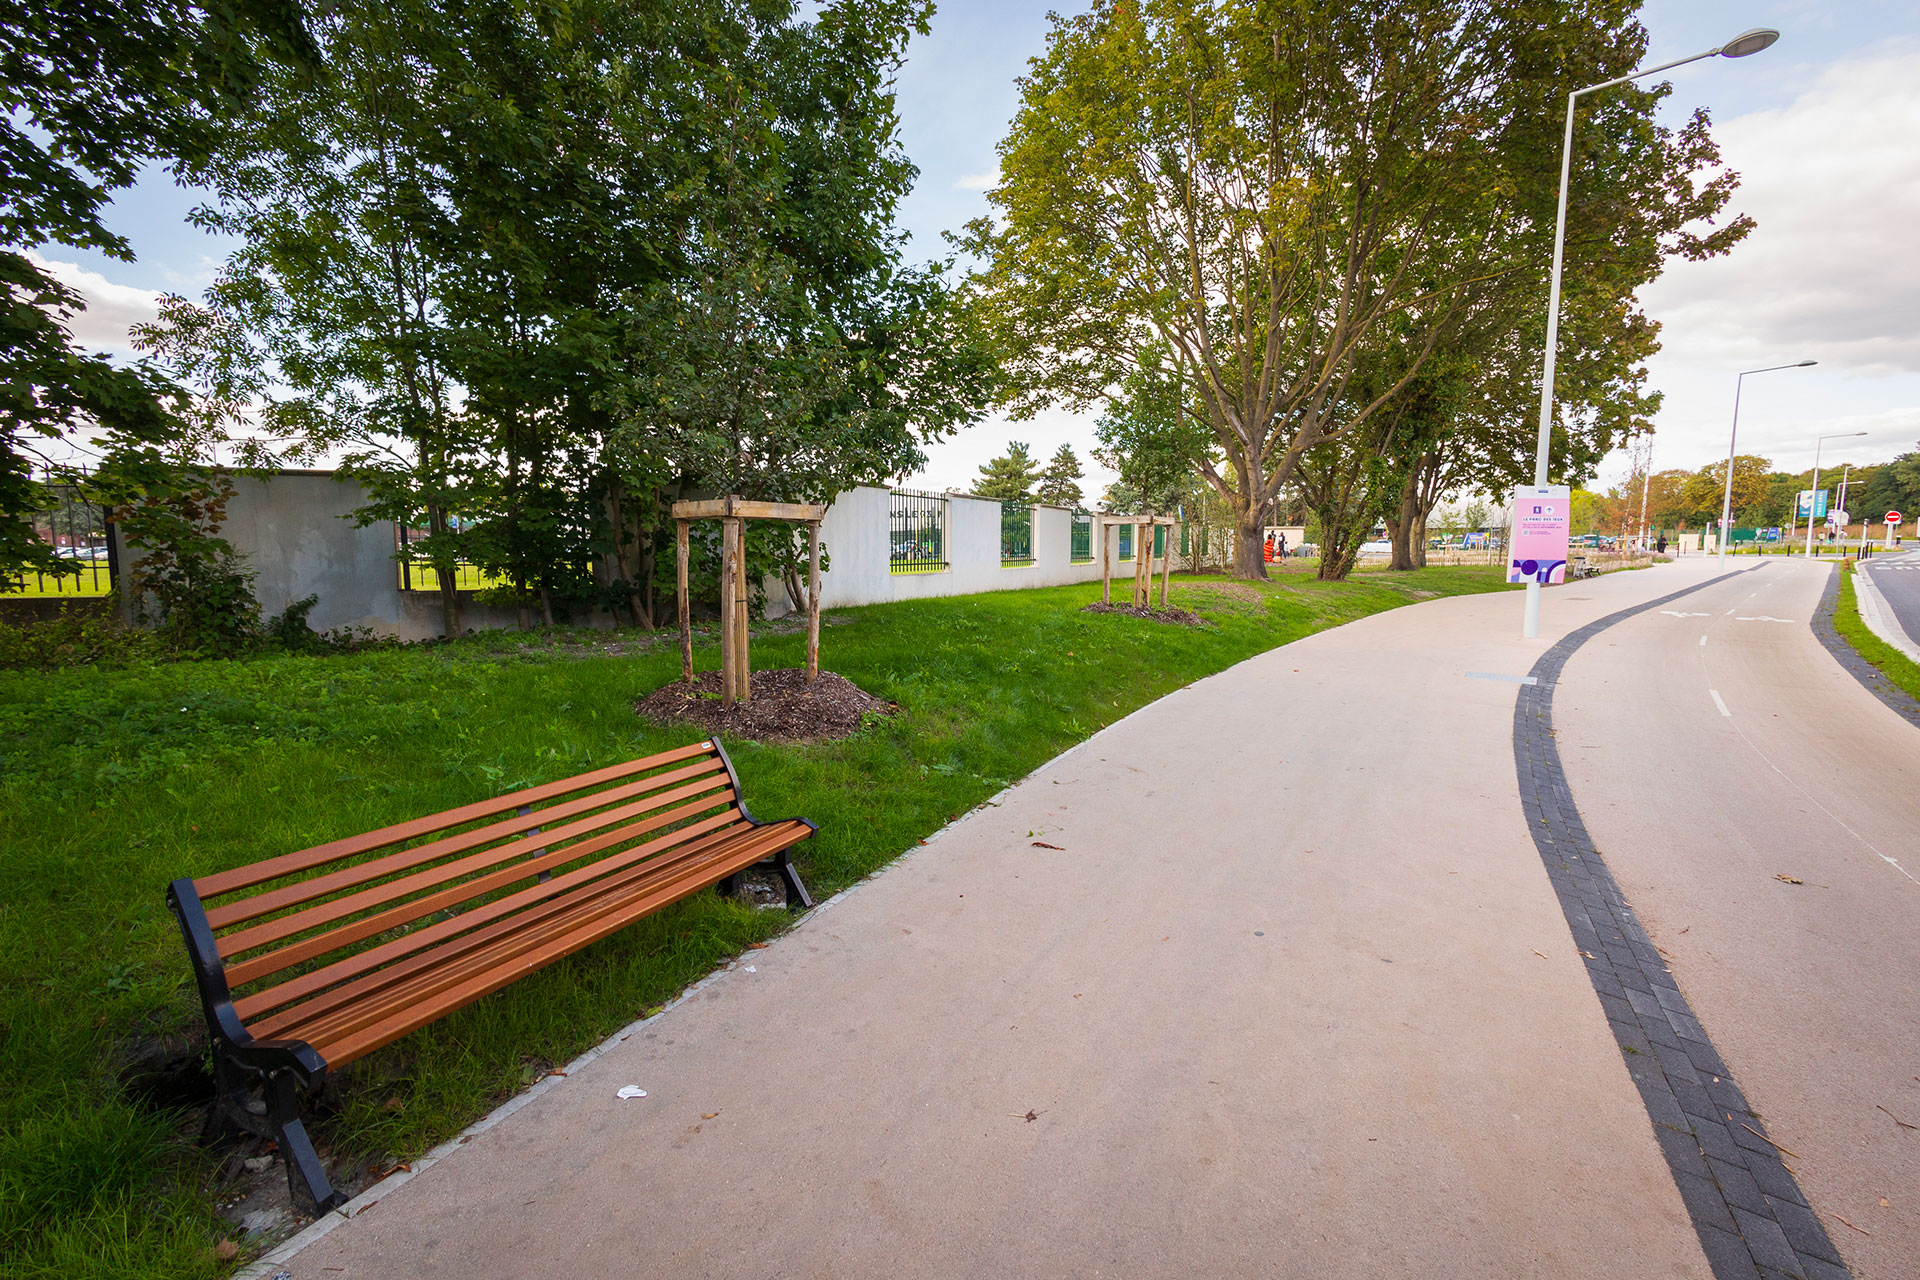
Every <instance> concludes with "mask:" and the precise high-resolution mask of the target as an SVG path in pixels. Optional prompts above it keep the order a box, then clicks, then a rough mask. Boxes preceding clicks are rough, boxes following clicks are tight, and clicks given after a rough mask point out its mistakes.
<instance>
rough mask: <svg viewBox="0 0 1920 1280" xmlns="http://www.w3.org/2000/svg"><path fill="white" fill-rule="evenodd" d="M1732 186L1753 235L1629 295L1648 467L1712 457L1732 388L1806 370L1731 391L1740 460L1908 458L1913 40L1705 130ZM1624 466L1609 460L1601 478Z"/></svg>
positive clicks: (1850, 62) (1913, 416) (1721, 438)
mask: <svg viewBox="0 0 1920 1280" xmlns="http://www.w3.org/2000/svg"><path fill="white" fill-rule="evenodd" d="M1714 134H1715V137H1716V138H1717V139H1718V140H1719V142H1720V144H1721V150H1722V152H1723V154H1724V156H1725V158H1726V161H1727V163H1728V164H1729V165H1730V166H1731V167H1732V168H1733V169H1734V170H1736V171H1737V172H1738V173H1739V174H1740V175H1741V185H1740V188H1739V190H1738V192H1737V193H1736V194H1735V196H1734V202H1733V206H1732V207H1733V208H1735V209H1738V210H1741V211H1744V212H1746V213H1749V214H1751V215H1752V216H1753V217H1754V219H1755V221H1756V223H1757V224H1758V225H1757V227H1756V229H1755V230H1754V232H1753V234H1752V235H1750V236H1749V237H1748V238H1747V240H1746V241H1745V242H1744V243H1742V244H1740V245H1739V246H1737V247H1736V248H1735V249H1734V250H1733V252H1732V253H1731V254H1730V255H1729V256H1727V257H1725V258H1720V259H1715V260H1712V261H1709V262H1698V263H1693V262H1675V263H1673V264H1671V265H1670V266H1669V267H1668V269H1667V272H1666V274H1665V275H1663V276H1662V277H1661V278H1660V279H1659V280H1658V281H1656V282H1655V283H1654V284H1652V285H1650V286H1649V287H1648V288H1646V289H1645V290H1643V291H1642V294H1641V298H1642V301H1643V302H1644V303H1645V305H1646V308H1647V312H1648V314H1649V315H1651V316H1652V317H1653V318H1654V319H1656V320H1658V321H1660V322H1661V325H1662V330H1661V342H1662V350H1661V352H1660V354H1659V355H1657V356H1656V357H1654V359H1653V360H1652V361H1651V362H1650V364H1649V371H1650V374H1651V379H1650V380H1651V382H1652V385H1653V387H1654V388H1655V389H1657V390H1659V391H1662V392H1663V393H1664V394H1665V397H1666V403H1665V404H1664V405H1663V406H1662V408H1661V411H1660V414H1659V417H1658V419H1657V426H1658V437H1657V439H1656V441H1655V450H1654V451H1655V458H1654V466H1655V467H1656V468H1666V467H1689V468H1693V467H1699V466H1703V465H1705V464H1706V463H1708V462H1710V461H1712V460H1713V459H1714V458H1716V457H1724V456H1725V455H1726V448H1727V432H1728V430H1729V427H1730V425H1731V422H1732V411H1733V394H1734V383H1735V378H1736V375H1737V374H1738V373H1739V372H1740V371H1741V370H1743V369H1759V368H1762V367H1765V366H1768V365H1779V364H1788V363H1792V362H1794V361H1799V360H1806V359H1814V360H1818V361H1819V362H1820V363H1819V366H1818V367H1817V368H1812V369H1791V370H1785V371H1781V372H1778V373H1768V374H1765V375H1763V376H1761V377H1758V378H1753V379H1751V380H1749V381H1747V382H1746V384H1745V389H1744V392H1743V396H1742V403H1741V409H1740V451H1741V452H1742V453H1758V454H1761V455H1763V456H1766V457H1770V458H1772V459H1773V460H1774V463H1775V465H1776V466H1778V467H1780V468H1781V469H1783V470H1791V469H1794V468H1805V467H1807V466H1810V465H1811V464H1812V461H1813V449H1814V440H1815V437H1816V436H1820V435H1824V434H1827V433H1829V432H1836V431H1847V430H1861V429H1864V430H1867V431H1868V432H1869V433H1870V434H1869V436H1868V437H1867V438H1864V439H1860V440H1846V441H1830V442H1828V443H1827V445H1826V446H1825V447H1824V450H1823V452H1822V455H1821V456H1822V459H1823V462H1824V461H1825V460H1827V459H1834V460H1845V459H1848V458H1851V459H1852V460H1854V461H1870V460H1874V459H1880V458H1886V457H1890V456H1892V455H1893V454H1895V453H1898V452H1901V451H1904V450H1907V449H1912V448H1913V447H1914V437H1915V435H1916V434H1920V431H1917V430H1916V427H1917V425H1920V252H1915V245H1914V239H1915V236H1916V228H1920V148H1916V147H1915V146H1914V145H1913V139H1914V138H1915V137H1917V136H1920V43H1916V42H1914V41H1912V40H1901V41H1896V42H1891V43H1887V44H1882V45H1880V46H1877V47H1875V48H1871V49H1868V50H1865V51H1863V52H1861V53H1859V54H1857V55H1854V56H1852V57H1849V58H1846V59H1843V60H1840V61H1836V62H1834V63H1832V64H1831V65H1829V66H1828V67H1827V68H1826V69H1825V70H1824V71H1823V72H1822V73H1821V74H1820V75H1818V76H1817V77H1816V78H1814V79H1813V80H1812V81H1811V82H1810V83H1808V84H1806V86H1805V87H1803V88H1802V89H1801V90H1800V91H1799V92H1798V93H1797V94H1795V96H1793V97H1792V98H1791V100H1789V101H1786V102H1784V103H1782V104H1781V105H1778V106H1774V107H1769V108H1766V109H1764V110H1759V111H1753V112H1749V113H1747V114H1744V115H1739V116H1735V117H1732V118H1730V119H1727V120H1724V121H1720V122H1717V123H1716V125H1715V126H1714ZM1624 471H1625V464H1624V460H1623V455H1616V457H1615V458H1614V459H1612V460H1610V462H1609V464H1608V465H1607V466H1606V467H1605V468H1604V469H1603V473H1604V474H1606V475H1608V476H1616V475H1618V474H1621V473H1623V472H1624Z"/></svg>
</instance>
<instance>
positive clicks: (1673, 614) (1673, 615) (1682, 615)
mask: <svg viewBox="0 0 1920 1280" xmlns="http://www.w3.org/2000/svg"><path fill="white" fill-rule="evenodd" d="M1660 612H1662V613H1664V614H1666V615H1667V616H1668V617H1670V618H1707V617H1711V616H1712V615H1711V614H1705V613H1681V612H1680V611H1679V610H1678V609H1662V610H1661V611H1660Z"/></svg>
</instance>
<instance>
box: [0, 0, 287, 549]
mask: <svg viewBox="0 0 1920 1280" xmlns="http://www.w3.org/2000/svg"><path fill="white" fill-rule="evenodd" d="M309 54H310V46H309V44H308V41H307V37H306V33H305V30H304V28H303V27H302V25H301V20H300V8H299V6H298V4H297V3H296V2H295V0H205V2H203V3H182V2H181V0H157V2H156V3H141V4H131V3H123V2H118V0H107V2H105V3H94V4H84V5H76V4H32V3H19V2H18V0H5V3H0V172H4V175H5V181H4V182H0V571H6V570H16V569H22V568H32V569H37V570H40V571H43V572H58V571H60V570H61V569H62V568H63V567H64V566H62V565H61V564H59V563H58V562H56V561H55V560H54V559H53V557H52V556H51V553H50V550H49V549H48V548H46V547H43V546H41V545H40V544H39V543H38V541H37V540H36V539H35V538H34V537H33V536H32V533H31V530H30V529H29V528H28V527H27V526H26V525H25V524H24V523H23V522H22V520H21V517H22V516H24V515H26V514H28V513H30V512H32V511H34V510H36V509H38V508H39V507H40V506H41V505H42V504H43V503H44V502H45V501H46V498H47V495H46V494H45V492H44V490H43V489H42V488H41V486H39V485H37V484H35V483H34V482H33V480H32V478H31V469H30V468H31V464H32V463H33V462H34V461H36V460H37V461H41V462H43V463H44V462H46V461H49V460H51V459H50V458H49V455H47V454H46V453H45V452H44V451H43V446H44V445H45V443H46V442H48V441H51V440H55V439H58V438H60V437H62V436H65V435H67V434H69V433H72V432H76V431H81V430H88V429H97V430H98V431H100V432H102V433H104V435H105V436H106V437H107V440H106V443H107V445H108V449H109V453H110V455H118V454H119V453H121V452H123V451H130V452H131V453H132V454H136V455H138V456H139V457H140V458H141V459H144V463H143V464H142V465H153V464H154V463H156V462H157V461H158V459H159V457H160V454H161V446H162V445H164V444H166V443H167V442H169V441H171V440H172V438H173V436H174V433H175V432H176V430H177V426H178V423H177V419H176V418H175V417H174V414H173V410H174V409H176V408H177V407H178V404H177V400H178V394H179V393H178V391H177V389H176V388H173V387H172V386H171V385H170V384H169V383H168V382H167V380H166V379H165V378H164V377H163V376H162V375H161V374H160V373H159V372H158V371H157V370H155V369H153V368H151V367H148V366H145V365H135V366H132V367H122V366H116V365H114V364H112V363H110V362H109V361H107V360H106V359H104V358H103V357H101V356H100V355H98V354H94V353H89V352H86V351H83V350H81V349H79V348H77V347H76V346H75V345H74V343H73V338H72V333H71V330H70V328H69V325H70V324H71V322H72V319H73V316H74V315H75V314H77V313H78V312H79V311H81V310H82V309H83V303H82V300H81V298H80V297H79V295H78V294H77V293H75V292H74V291H73V290H72V289H70V288H68V287H66V286H65V285H63V284H61V283H60V282H59V281H58V280H56V279H54V278H53V276H51V275H50V274H49V273H48V272H47V271H46V270H44V269H43V268H42V267H41V266H40V265H39V264H38V263H37V262H36V261H35V260H34V258H33V257H32V256H30V255H31V252H32V251H33V250H34V249H35V248H37V247H40V246H43V245H46V244H49V243H54V244H63V245H68V246H71V247H74V248H83V249H95V250H99V251H101V252H103V253H106V254H108V255H110V256H113V257H117V258H121V259H123V260H127V259H131V257H132V250H131V248H130V247H129V245H128V243H127V240H126V238H125V237H124V236H121V235H119V234H118V233H116V232H114V231H112V230H110V229H109V228H108V227H107V225H106V223H105V221H104V217H103V214H104V211H105V208H106V205H107V201H108V200H109V199H110V198H111V195H112V193H113V191H115V190H116V189H119V188H122V187H125V186H127V185H128V184H129V183H131V182H132V181H133V179H134V177H135V176H136V175H137V174H138V173H139V171H140V169H141V167H142V166H143V165H145V164H147V163H149V162H152V161H156V160H162V161H165V160H176V159H180V158H183V157H192V156H195V155H199V154H202V153H203V152H204V150H205V148H206V145H207V140H208V121H209V118H210V116H211V115H212V114H213V113H215V112H220V111H226V110H231V109H233V108H234V107H236V106H238V105H239V104H241V103H243V102H244V101H245V100H246V99H247V98H248V97H249V96H250V94H251V92H252V90H253V88H254V85H255V83H256V80H257V78H258V75H259V73H260V70H261V68H262V66H263V64H264V63H266V62H269V61H271V60H273V59H276V58H278V59H284V60H286V61H288V62H291V63H295V64H301V63H304V62H305V61H306V60H307V58H308V56H309Z"/></svg>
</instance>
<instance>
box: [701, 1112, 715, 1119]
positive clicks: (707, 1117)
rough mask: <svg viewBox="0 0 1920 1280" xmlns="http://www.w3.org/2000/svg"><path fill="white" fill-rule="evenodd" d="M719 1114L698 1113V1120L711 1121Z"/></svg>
mask: <svg viewBox="0 0 1920 1280" xmlns="http://www.w3.org/2000/svg"><path fill="white" fill-rule="evenodd" d="M719 1114H720V1113H719V1112H718V1111H702V1112H701V1113H700V1118H701V1119H702V1120H711V1119H713V1118H714V1117H715V1116H717V1115H719Z"/></svg>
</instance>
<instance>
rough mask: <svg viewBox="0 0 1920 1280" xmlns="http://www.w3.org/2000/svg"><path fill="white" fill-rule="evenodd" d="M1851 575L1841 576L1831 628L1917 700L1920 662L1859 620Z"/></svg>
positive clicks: (1902, 510) (1902, 512)
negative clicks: (1838, 595) (1838, 596)
mask: <svg viewBox="0 0 1920 1280" xmlns="http://www.w3.org/2000/svg"><path fill="white" fill-rule="evenodd" d="M1894 509H1895V510H1899V511H1900V514H1901V515H1905V514H1906V511H1905V510H1904V509H1900V508H1894ZM1881 514H1882V515H1884V514H1886V513H1885V512H1882V513H1881ZM1854 573H1855V570H1854V569H1852V568H1848V569H1847V570H1846V571H1845V572H1844V573H1843V574H1841V577H1840V598H1839V599H1838V600H1836V601H1835V602H1834V609H1833V629H1834V630H1835V631H1837V632H1839V633H1840V637H1841V639H1843V640H1845V641H1846V642H1847V643H1848V644H1850V645H1852V646H1853V649H1854V652H1856V653H1858V654H1859V655H1860V656H1861V657H1862V658H1865V659H1866V660H1867V661H1868V662H1870V663H1872V664H1873V665H1874V666H1876V667H1878V668H1879V669H1880V670H1881V671H1882V672H1883V673H1885V675H1886V677H1887V679H1889V680H1891V681H1892V682H1893V683H1894V684H1895V685H1897V686H1898V687H1900V688H1901V689H1904V690H1905V691H1906V692H1907V694H1908V696H1910V697H1912V698H1915V699H1920V662H1915V661H1914V660H1913V659H1912V658H1909V657H1908V656H1907V655H1906V654H1904V653H1902V652H1900V651H1899V650H1898V649H1896V648H1894V647H1893V646H1892V645H1890V644H1888V643H1887V642H1886V641H1885V640H1882V639H1881V638H1880V637H1879V636H1877V635H1875V634H1874V633H1873V632H1872V631H1870V630H1869V629H1868V628H1867V624H1866V623H1865V622H1863V621H1862V620H1861V618H1860V601H1859V598H1858V597H1857V596H1856V595H1855V594H1854V589H1853V575H1854Z"/></svg>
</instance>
